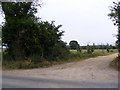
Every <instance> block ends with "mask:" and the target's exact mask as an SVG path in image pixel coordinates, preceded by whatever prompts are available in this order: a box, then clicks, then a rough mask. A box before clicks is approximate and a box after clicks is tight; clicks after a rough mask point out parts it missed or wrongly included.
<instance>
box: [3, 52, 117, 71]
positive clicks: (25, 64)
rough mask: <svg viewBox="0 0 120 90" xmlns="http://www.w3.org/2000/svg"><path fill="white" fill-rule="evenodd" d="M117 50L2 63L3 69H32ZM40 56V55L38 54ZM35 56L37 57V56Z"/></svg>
mask: <svg viewBox="0 0 120 90" xmlns="http://www.w3.org/2000/svg"><path fill="white" fill-rule="evenodd" d="M113 53H115V52H109V53H101V52H95V53H91V54H89V53H79V52H78V53H70V54H69V56H68V59H58V60H54V61H53V60H50V61H48V60H38V61H37V62H34V61H32V60H31V59H28V60H23V61H10V60H5V59H4V60H3V63H2V69H3V70H5V69H32V68H40V67H49V66H52V65H57V64H63V63H67V62H74V61H81V60H84V59H87V58H91V57H97V56H104V55H109V54H113ZM38 57H39V56H38ZM33 58H37V57H36V56H35V57H33Z"/></svg>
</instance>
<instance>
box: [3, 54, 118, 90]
mask: <svg viewBox="0 0 120 90" xmlns="http://www.w3.org/2000/svg"><path fill="white" fill-rule="evenodd" d="M116 56H117V54H112V55H107V56H99V57H96V58H90V59H86V60H82V61H78V62H71V63H66V64H62V65H55V66H52V67H49V68H39V69H29V70H5V71H3V88H9V87H12V88H118V71H117V70H115V69H113V68H111V67H110V65H109V64H110V62H111V61H112V60H113V59H114V58H115V57H116Z"/></svg>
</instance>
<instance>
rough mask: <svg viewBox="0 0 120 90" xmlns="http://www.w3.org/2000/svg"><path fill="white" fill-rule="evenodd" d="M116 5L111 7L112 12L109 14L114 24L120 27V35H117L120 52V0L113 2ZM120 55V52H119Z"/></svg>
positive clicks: (119, 31)
mask: <svg viewBox="0 0 120 90" xmlns="http://www.w3.org/2000/svg"><path fill="white" fill-rule="evenodd" d="M113 4H114V6H113V7H111V9H110V10H111V13H109V14H108V16H109V17H110V19H112V21H113V22H114V25H116V26H117V27H118V35H117V47H118V51H119V53H120V1H117V2H113ZM119 56H120V54H119Z"/></svg>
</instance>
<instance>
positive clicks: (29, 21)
mask: <svg viewBox="0 0 120 90" xmlns="http://www.w3.org/2000/svg"><path fill="white" fill-rule="evenodd" d="M35 6H36V5H35V3H34V2H2V10H3V11H4V14H5V20H6V21H5V24H4V25H3V26H2V32H3V36H2V39H3V45H5V46H7V47H8V48H7V52H8V55H10V57H11V59H12V60H24V59H28V58H29V57H30V56H32V55H34V54H36V55H39V56H40V57H41V58H39V60H40V59H44V58H45V59H48V58H49V57H52V58H56V57H59V58H60V57H62V56H63V55H61V54H56V55H55V54H53V51H54V49H55V48H56V49H57V47H60V48H58V49H57V50H58V52H59V53H62V51H61V50H63V51H64V52H67V51H68V50H67V48H66V44H65V43H64V42H63V41H61V36H62V35H63V33H64V31H60V30H59V28H60V27H61V26H62V25H58V26H56V25H55V24H54V22H53V21H52V22H51V23H49V22H48V21H39V18H37V17H35V13H37V9H36V7H35ZM63 46H64V47H63ZM65 54H66V53H64V55H65Z"/></svg>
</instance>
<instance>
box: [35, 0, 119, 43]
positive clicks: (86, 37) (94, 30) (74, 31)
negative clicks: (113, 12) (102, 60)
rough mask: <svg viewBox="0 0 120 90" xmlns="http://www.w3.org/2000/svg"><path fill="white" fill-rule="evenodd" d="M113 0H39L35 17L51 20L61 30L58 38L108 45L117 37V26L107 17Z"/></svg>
mask: <svg viewBox="0 0 120 90" xmlns="http://www.w3.org/2000/svg"><path fill="white" fill-rule="evenodd" d="M113 1H114V0H42V3H43V4H42V7H41V8H39V9H38V10H39V12H38V14H37V15H38V16H39V17H41V19H42V20H44V21H55V24H56V25H60V24H61V25H62V27H61V28H60V30H63V31H65V33H64V36H62V40H63V41H65V42H67V43H68V44H69V42H70V41H71V40H76V41H78V43H79V44H80V45H86V44H88V43H89V44H93V43H95V44H106V43H109V44H112V45H114V43H115V41H116V40H117V39H116V37H114V35H115V34H117V27H116V26H114V25H113V22H112V21H111V20H110V18H109V17H108V16H107V15H108V13H110V8H109V6H113Z"/></svg>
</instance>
